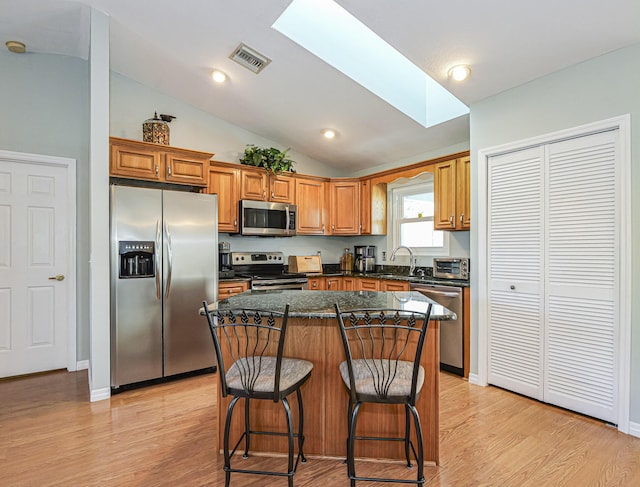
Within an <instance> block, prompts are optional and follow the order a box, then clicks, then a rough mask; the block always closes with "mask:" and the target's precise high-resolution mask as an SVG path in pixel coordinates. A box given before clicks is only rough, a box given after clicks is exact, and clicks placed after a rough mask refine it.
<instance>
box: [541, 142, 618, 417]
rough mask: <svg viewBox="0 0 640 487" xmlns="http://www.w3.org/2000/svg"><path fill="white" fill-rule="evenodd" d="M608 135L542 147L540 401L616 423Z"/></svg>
mask: <svg viewBox="0 0 640 487" xmlns="http://www.w3.org/2000/svg"><path fill="white" fill-rule="evenodd" d="M618 135H619V133H618V131H617V130H615V131H614V130H611V131H607V132H603V133H598V134H592V135H588V136H584V137H579V138H576V139H570V140H565V141H562V142H556V143H554V144H550V145H549V146H548V152H547V154H548V156H547V157H548V182H547V188H548V190H547V194H548V197H547V200H548V211H547V223H546V226H547V237H546V239H545V241H546V245H547V249H546V254H547V256H548V257H547V272H546V279H547V282H546V286H545V288H546V296H545V301H546V309H547V326H546V339H545V341H546V347H545V350H546V356H545V361H544V363H545V378H544V384H545V392H544V396H545V401H547V402H550V403H552V404H556V405H558V406H562V407H566V408H569V409H572V410H574V411H578V412H581V413H584V414H588V415H590V416H594V417H597V418H601V419H604V420H606V421H610V422H613V423H617V410H618V407H617V402H616V401H617V396H618V394H617V391H618V373H617V363H618V362H617V361H618V354H619V352H618V349H619V347H618V335H619V332H618V330H619V323H620V320H619V313H620V301H619V299H618V296H619V294H620V292H619V288H620V284H619V283H620V278H619V262H620V252H619V249H620V228H621V225H620V211H619V209H618V208H619V207H620V204H619V201H618V198H619V191H618V190H617V187H618V182H617V178H616V172H617V171H616V164H618V162H617V156H616V139H617V137H618Z"/></svg>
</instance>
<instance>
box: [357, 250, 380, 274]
mask: <svg viewBox="0 0 640 487" xmlns="http://www.w3.org/2000/svg"><path fill="white" fill-rule="evenodd" d="M353 250H354V252H353V254H354V256H355V260H354V262H353V267H354V269H353V270H354V271H355V272H374V271H375V270H376V247H375V245H355V246H354V247H353Z"/></svg>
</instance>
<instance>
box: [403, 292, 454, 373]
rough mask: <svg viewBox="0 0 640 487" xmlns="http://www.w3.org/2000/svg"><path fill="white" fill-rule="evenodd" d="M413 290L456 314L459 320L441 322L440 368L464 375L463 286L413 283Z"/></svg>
mask: <svg viewBox="0 0 640 487" xmlns="http://www.w3.org/2000/svg"><path fill="white" fill-rule="evenodd" d="M411 290H412V291H419V292H420V293H422V294H424V295H425V296H426V297H428V298H430V299H433V300H434V301H435V302H436V303H438V304H441V305H442V306H444V307H445V308H449V309H450V310H451V311H453V312H454V313H455V314H456V316H457V318H458V319H457V320H448V321H441V322H440V368H441V369H442V370H446V371H447V372H452V373H454V374H457V375H460V376H462V375H464V316H463V307H462V288H461V287H455V286H442V285H437V284H422V283H411Z"/></svg>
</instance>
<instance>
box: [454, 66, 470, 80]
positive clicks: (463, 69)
mask: <svg viewBox="0 0 640 487" xmlns="http://www.w3.org/2000/svg"><path fill="white" fill-rule="evenodd" d="M470 74H471V68H470V67H469V66H467V65H466V64H458V65H457V66H454V67H452V68H451V69H450V70H449V78H451V79H454V80H456V81H464V80H465V79H467V78H468V77H469V75H470Z"/></svg>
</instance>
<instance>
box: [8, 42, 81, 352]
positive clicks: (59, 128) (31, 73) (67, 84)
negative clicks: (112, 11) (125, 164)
mask: <svg viewBox="0 0 640 487" xmlns="http://www.w3.org/2000/svg"><path fill="white" fill-rule="evenodd" d="M0 87H2V89H1V90H0V149H2V150H10V151H16V152H28V153H33V154H45V155H51V156H60V157H70V158H73V159H76V161H77V162H76V187H77V195H76V212H77V220H76V225H77V227H76V251H77V259H76V279H77V281H76V282H77V305H76V311H77V316H76V319H77V330H78V332H77V337H76V338H77V341H76V350H77V359H78V360H87V359H88V358H89V190H88V181H89V64H88V62H87V61H83V60H81V59H77V58H71V57H66V56H55V55H43V54H33V53H28V54H23V55H17V54H12V53H8V52H7V53H5V52H2V53H0Z"/></svg>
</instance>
